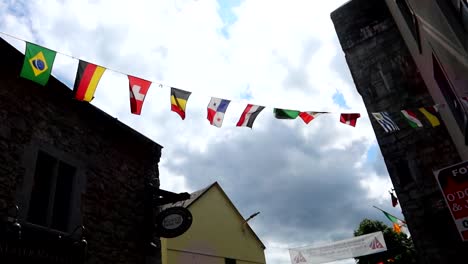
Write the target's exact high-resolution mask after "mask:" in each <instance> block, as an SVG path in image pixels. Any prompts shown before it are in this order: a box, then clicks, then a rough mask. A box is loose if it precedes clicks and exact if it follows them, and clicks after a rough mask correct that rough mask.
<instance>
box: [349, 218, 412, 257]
mask: <svg viewBox="0 0 468 264" xmlns="http://www.w3.org/2000/svg"><path fill="white" fill-rule="evenodd" d="M378 231H382V233H383V235H384V239H385V244H386V245H387V251H384V252H381V253H377V254H372V255H368V256H362V257H358V258H355V259H356V260H357V263H359V264H377V263H393V264H411V263H416V253H415V251H414V246H413V242H412V241H411V239H409V238H408V236H407V235H406V234H404V233H403V232H401V233H396V232H395V231H393V228H390V227H388V226H387V225H385V224H384V223H382V222H381V221H377V220H370V219H364V220H362V221H361V223H360V224H359V227H358V228H357V229H356V230H355V231H354V236H361V235H365V234H369V233H373V232H378ZM392 260H393V261H392Z"/></svg>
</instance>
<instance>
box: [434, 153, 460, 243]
mask: <svg viewBox="0 0 468 264" xmlns="http://www.w3.org/2000/svg"><path fill="white" fill-rule="evenodd" d="M434 174H435V176H436V179H437V182H438V183H439V186H440V189H441V190H442V193H443V194H444V198H445V202H446V204H447V206H448V208H449V209H450V212H451V213H452V217H453V220H454V221H455V225H456V226H457V229H458V231H459V232H460V235H461V237H462V240H463V241H467V240H468V161H464V162H461V163H458V164H455V165H452V166H449V167H447V168H443V169H441V170H439V171H436V172H434Z"/></svg>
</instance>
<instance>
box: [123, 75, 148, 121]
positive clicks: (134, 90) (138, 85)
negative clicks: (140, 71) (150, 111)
mask: <svg viewBox="0 0 468 264" xmlns="http://www.w3.org/2000/svg"><path fill="white" fill-rule="evenodd" d="M128 81H129V88H130V110H131V111H132V114H135V115H139V114H141V108H143V102H144V101H145V97H146V93H147V92H148V90H149V87H150V85H151V82H150V81H147V80H143V79H140V78H138V77H134V76H130V75H128Z"/></svg>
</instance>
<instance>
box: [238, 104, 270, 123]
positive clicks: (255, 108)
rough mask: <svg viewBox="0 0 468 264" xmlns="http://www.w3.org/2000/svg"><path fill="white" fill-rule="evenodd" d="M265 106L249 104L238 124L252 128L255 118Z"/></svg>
mask: <svg viewBox="0 0 468 264" xmlns="http://www.w3.org/2000/svg"><path fill="white" fill-rule="evenodd" d="M264 108H265V107H264V106H259V105H252V104H248V105H247V107H245V109H244V112H243V113H242V115H241V117H240V118H239V121H238V122H237V126H246V127H250V128H252V126H253V123H254V121H255V118H257V116H258V114H260V112H261V111H262V110H263V109H264Z"/></svg>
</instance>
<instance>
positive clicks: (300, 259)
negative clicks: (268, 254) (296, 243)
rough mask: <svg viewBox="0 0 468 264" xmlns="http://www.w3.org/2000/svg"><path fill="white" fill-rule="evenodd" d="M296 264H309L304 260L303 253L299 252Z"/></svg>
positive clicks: (295, 259) (295, 258)
mask: <svg viewBox="0 0 468 264" xmlns="http://www.w3.org/2000/svg"><path fill="white" fill-rule="evenodd" d="M294 263H307V260H306V259H305V258H304V256H303V255H302V254H301V252H299V254H297V256H295V257H294Z"/></svg>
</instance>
